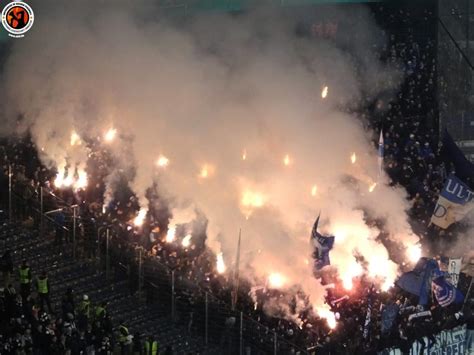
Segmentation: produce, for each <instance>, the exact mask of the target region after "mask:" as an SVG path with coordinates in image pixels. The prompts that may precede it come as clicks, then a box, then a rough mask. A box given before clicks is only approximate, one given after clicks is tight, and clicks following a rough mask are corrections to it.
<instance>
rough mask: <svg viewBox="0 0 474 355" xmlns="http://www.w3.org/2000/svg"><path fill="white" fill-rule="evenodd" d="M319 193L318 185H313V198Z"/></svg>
mask: <svg viewBox="0 0 474 355" xmlns="http://www.w3.org/2000/svg"><path fill="white" fill-rule="evenodd" d="M317 192H318V187H317V186H316V185H313V187H312V188H311V196H316V193H317Z"/></svg>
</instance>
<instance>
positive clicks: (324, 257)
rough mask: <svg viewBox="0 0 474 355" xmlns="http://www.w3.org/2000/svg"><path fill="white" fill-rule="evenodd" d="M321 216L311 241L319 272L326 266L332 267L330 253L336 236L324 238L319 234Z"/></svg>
mask: <svg viewBox="0 0 474 355" xmlns="http://www.w3.org/2000/svg"><path fill="white" fill-rule="evenodd" d="M320 216H321V214H319V216H318V218H317V219H316V222H314V225H313V230H312V232H311V240H312V242H313V245H314V248H315V250H314V253H313V256H314V258H315V261H316V262H315V266H316V269H317V270H320V269H322V268H323V267H324V266H326V265H330V264H331V261H330V260H329V251H330V250H331V249H332V247H333V246H334V239H335V238H334V236H324V235H322V234H320V233H319V232H318V224H319V217H320Z"/></svg>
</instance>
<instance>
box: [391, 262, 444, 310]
mask: <svg viewBox="0 0 474 355" xmlns="http://www.w3.org/2000/svg"><path fill="white" fill-rule="evenodd" d="M437 271H439V269H438V263H437V262H436V260H434V259H428V258H421V259H420V260H419V261H418V263H417V264H416V266H415V268H414V269H413V271H408V272H405V273H404V274H402V276H400V278H399V279H398V280H397V281H396V282H395V283H396V285H397V286H398V287H400V288H401V289H403V290H405V291H407V292H409V293H411V294H413V295H415V296H418V304H419V305H421V306H426V305H427V304H428V301H429V295H430V289H431V287H430V286H431V285H430V284H431V278H432V275H433V273H435V272H437Z"/></svg>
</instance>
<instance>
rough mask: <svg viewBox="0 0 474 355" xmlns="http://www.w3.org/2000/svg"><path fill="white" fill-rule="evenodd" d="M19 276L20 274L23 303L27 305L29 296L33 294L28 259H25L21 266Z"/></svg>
mask: <svg viewBox="0 0 474 355" xmlns="http://www.w3.org/2000/svg"><path fill="white" fill-rule="evenodd" d="M19 274H20V294H21V298H22V300H23V303H25V302H26V300H27V298H28V296H29V295H30V293H31V279H32V277H31V270H30V267H29V266H28V264H27V262H26V259H23V261H22V263H21V265H20V269H19Z"/></svg>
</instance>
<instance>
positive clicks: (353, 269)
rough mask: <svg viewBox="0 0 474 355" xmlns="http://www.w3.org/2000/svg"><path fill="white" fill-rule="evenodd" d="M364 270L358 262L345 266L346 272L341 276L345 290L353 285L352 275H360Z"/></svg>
mask: <svg viewBox="0 0 474 355" xmlns="http://www.w3.org/2000/svg"><path fill="white" fill-rule="evenodd" d="M363 272H364V270H363V269H362V266H361V265H360V264H359V263H358V262H355V261H354V262H353V263H351V265H350V267H348V268H347V271H346V273H345V274H344V275H343V276H342V286H343V287H344V289H346V290H348V291H349V290H352V287H353V283H352V281H353V279H354V277H357V276H360V275H362V273H363Z"/></svg>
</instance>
